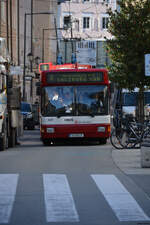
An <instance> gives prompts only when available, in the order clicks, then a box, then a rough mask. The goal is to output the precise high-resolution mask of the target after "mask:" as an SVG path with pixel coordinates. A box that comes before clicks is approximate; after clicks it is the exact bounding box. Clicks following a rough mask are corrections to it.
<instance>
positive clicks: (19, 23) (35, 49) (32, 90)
mask: <svg viewBox="0 0 150 225" xmlns="http://www.w3.org/2000/svg"><path fill="white" fill-rule="evenodd" d="M56 12H57V0H53V1H51V0H4V1H3V0H2V1H0V37H3V38H5V39H6V46H7V48H8V52H9V55H10V58H11V64H12V65H13V67H11V68H12V74H13V78H14V77H16V75H15V71H16V69H17V74H18V71H19V74H18V75H17V77H16V78H15V80H16V83H17V81H18V84H19V85H20V86H21V90H22V93H24V89H23V87H24V85H23V83H24V79H23V78H24V77H25V97H26V100H27V101H30V102H35V100H36V87H35V83H36V78H35V76H34V72H37V71H38V69H37V68H38V67H37V65H36V64H35V60H33V63H32V66H31V63H30V62H29V60H28V57H27V55H28V54H29V53H32V55H33V59H35V58H36V57H39V59H40V61H39V62H42V61H43V59H44V61H45V62H47V61H52V62H53V63H55V62H56V32H55V27H56V26H55V23H54V18H55V17H56V14H57V13H56ZM31 13H32V14H33V15H32V16H31ZM34 13H36V15H35V14H34ZM25 14H26V23H25ZM31 19H32V21H33V23H32V26H31ZM25 29H26V35H25ZM43 33H44V35H43ZM25 46H26V48H25ZM15 66H19V67H20V69H19V68H18V67H17V68H14V67H15ZM24 68H25V71H24ZM28 75H29V76H31V75H32V78H31V79H30V78H29V77H28V78H27V79H26V76H28Z"/></svg>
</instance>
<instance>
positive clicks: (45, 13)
mask: <svg viewBox="0 0 150 225" xmlns="http://www.w3.org/2000/svg"><path fill="white" fill-rule="evenodd" d="M50 14H54V13H52V12H35V13H25V14H24V63H23V65H24V67H23V100H24V101H25V85H26V83H25V76H26V19H27V16H32V15H50ZM30 56H31V55H30Z"/></svg>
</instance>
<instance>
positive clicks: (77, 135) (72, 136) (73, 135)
mask: <svg viewBox="0 0 150 225" xmlns="http://www.w3.org/2000/svg"><path fill="white" fill-rule="evenodd" d="M69 137H71V138H74V137H84V134H82V133H80V134H69Z"/></svg>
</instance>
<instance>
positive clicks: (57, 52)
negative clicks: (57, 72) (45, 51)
mask: <svg viewBox="0 0 150 225" xmlns="http://www.w3.org/2000/svg"><path fill="white" fill-rule="evenodd" d="M54 24H55V32H56V40H57V49H56V62H57V57H58V55H59V43H58V34H57V25H56V18H54Z"/></svg>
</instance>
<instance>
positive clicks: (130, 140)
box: [120, 130, 139, 149]
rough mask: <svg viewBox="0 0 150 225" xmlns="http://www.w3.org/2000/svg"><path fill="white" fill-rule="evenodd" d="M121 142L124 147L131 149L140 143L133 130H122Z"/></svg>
mask: <svg viewBox="0 0 150 225" xmlns="http://www.w3.org/2000/svg"><path fill="white" fill-rule="evenodd" d="M120 144H121V145H122V146H123V148H124V149H125V148H127V149H130V148H135V146H136V145H137V144H139V142H138V140H137V138H136V137H135V136H134V134H133V133H132V132H128V131H127V130H122V133H121V135H120Z"/></svg>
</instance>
